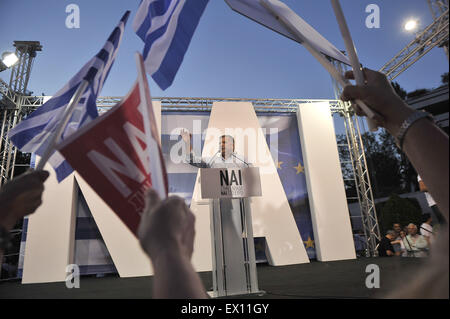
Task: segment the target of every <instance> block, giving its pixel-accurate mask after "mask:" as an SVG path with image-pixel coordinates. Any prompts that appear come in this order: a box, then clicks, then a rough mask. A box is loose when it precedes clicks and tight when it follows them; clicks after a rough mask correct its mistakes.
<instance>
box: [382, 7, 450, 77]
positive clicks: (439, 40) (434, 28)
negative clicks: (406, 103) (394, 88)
mask: <svg viewBox="0 0 450 319" xmlns="http://www.w3.org/2000/svg"><path fill="white" fill-rule="evenodd" d="M428 4H429V6H430V10H431V13H432V15H433V20H434V21H433V23H431V24H430V25H429V26H428V27H427V28H426V29H425V30H423V31H422V32H420V33H418V34H417V35H416V38H415V39H414V40H412V41H411V42H410V43H409V44H408V45H407V46H406V47H405V48H403V49H402V50H401V51H400V52H399V53H398V54H397V55H396V56H395V57H393V58H392V59H391V60H390V61H389V62H387V63H386V64H385V65H384V66H383V67H382V68H381V69H380V72H383V73H384V74H386V75H387V76H388V78H389V79H390V80H391V81H392V80H394V79H395V78H396V77H398V76H399V75H400V74H402V73H403V72H404V71H406V70H407V69H408V68H409V67H410V66H412V65H413V64H414V63H416V62H417V61H418V60H419V59H420V58H422V57H423V56H424V55H425V54H427V53H428V52H429V51H430V50H431V49H433V48H434V47H436V46H442V47H443V48H444V50H445V52H446V54H447V59H448V39H449V11H448V10H449V6H448V0H428Z"/></svg>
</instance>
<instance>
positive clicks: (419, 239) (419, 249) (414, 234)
mask: <svg viewBox="0 0 450 319" xmlns="http://www.w3.org/2000/svg"><path fill="white" fill-rule="evenodd" d="M403 244H404V245H405V249H406V251H407V256H408V257H427V256H428V241H427V240H426V239H425V237H424V236H422V235H420V234H418V231H417V226H416V225H414V224H412V223H411V224H409V225H408V235H406V237H405V238H404V240H403Z"/></svg>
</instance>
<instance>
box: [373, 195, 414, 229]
mask: <svg viewBox="0 0 450 319" xmlns="http://www.w3.org/2000/svg"><path fill="white" fill-rule="evenodd" d="M376 209H377V215H378V223H379V226H380V232H381V233H382V234H383V235H384V234H386V231H388V230H390V229H392V224H394V223H400V224H401V225H402V226H406V225H408V224H409V223H413V224H416V225H420V223H421V221H422V210H421V208H420V205H419V203H418V201H417V199H415V198H401V197H400V196H398V195H395V194H394V195H391V196H390V197H389V199H388V200H387V201H385V202H383V203H380V204H378V205H377V208H376Z"/></svg>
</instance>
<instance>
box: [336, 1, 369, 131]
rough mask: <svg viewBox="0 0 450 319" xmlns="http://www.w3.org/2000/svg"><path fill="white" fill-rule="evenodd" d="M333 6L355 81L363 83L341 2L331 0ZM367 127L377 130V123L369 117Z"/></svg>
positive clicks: (358, 83) (362, 75) (359, 83)
mask: <svg viewBox="0 0 450 319" xmlns="http://www.w3.org/2000/svg"><path fill="white" fill-rule="evenodd" d="M331 4H332V6H333V10H334V14H335V15H336V19H337V22H338V24H339V29H340V30H341V34H342V37H343V39H344V42H345V47H346V49H347V54H348V57H349V59H350V64H351V65H352V68H353V74H354V76H355V81H356V84H357V85H364V84H365V80H364V74H363V71H362V69H361V64H360V63H359V59H358V55H357V54H356V49H355V44H354V42H353V40H352V36H351V34H350V30H349V28H348V25H347V21H346V20H345V16H344V12H343V11H342V7H341V4H340V3H339V0H331ZM367 123H368V125H369V128H370V130H371V131H376V130H377V125H376V124H375V123H374V122H373V121H372V120H370V119H368V120H367Z"/></svg>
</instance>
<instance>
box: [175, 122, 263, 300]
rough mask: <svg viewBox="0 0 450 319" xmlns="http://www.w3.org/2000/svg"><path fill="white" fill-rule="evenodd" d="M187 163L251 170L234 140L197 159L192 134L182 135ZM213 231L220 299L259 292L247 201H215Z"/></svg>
mask: <svg viewBox="0 0 450 319" xmlns="http://www.w3.org/2000/svg"><path fill="white" fill-rule="evenodd" d="M181 137H182V140H183V142H184V143H185V147H186V148H185V149H186V150H189V154H187V156H186V157H187V158H186V163H188V164H190V165H192V166H195V167H198V168H244V167H250V166H251V165H250V164H249V163H247V162H246V161H245V160H244V159H243V158H241V157H240V156H239V155H237V154H236V153H235V142H234V138H233V137H232V136H230V135H223V136H221V137H220V138H219V150H218V151H217V152H216V154H215V155H214V156H213V157H212V158H209V159H205V158H201V157H197V156H196V155H195V154H194V152H193V151H192V147H191V145H192V143H191V134H190V133H189V132H187V131H184V130H183V131H182V132H181ZM211 223H212V225H211V226H212V231H213V242H212V246H213V283H214V293H215V294H216V295H217V296H226V295H236V294H248V293H256V292H258V283H257V276H256V263H255V248H254V242H253V229H252V219H251V213H250V202H249V199H248V198H220V199H213V201H212V211H211Z"/></svg>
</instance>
